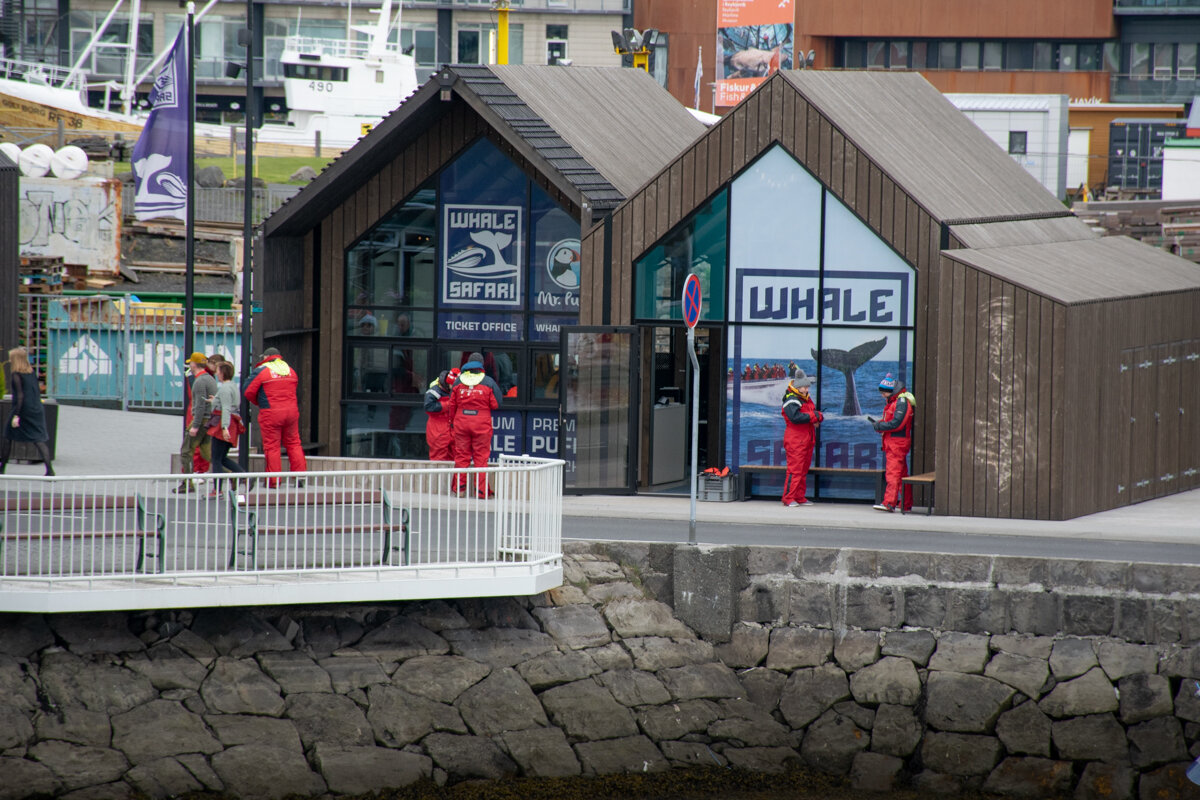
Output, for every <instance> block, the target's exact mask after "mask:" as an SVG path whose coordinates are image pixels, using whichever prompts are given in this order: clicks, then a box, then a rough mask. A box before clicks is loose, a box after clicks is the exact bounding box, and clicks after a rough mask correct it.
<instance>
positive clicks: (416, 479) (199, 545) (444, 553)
mask: <svg viewBox="0 0 1200 800" xmlns="http://www.w3.org/2000/svg"><path fill="white" fill-rule="evenodd" d="M563 464H564V462H562V461H560V460H556V459H542V458H531V457H516V458H514V457H507V456H501V457H500V459H499V461H498V462H497V463H496V464H495V465H494V466H489V467H487V468H484V469H464V470H456V469H455V468H453V467H452V466H450V465H448V464H444V463H436V462H426V463H422V464H420V465H416V466H414V465H411V464H409V465H406V466H405V467H404V468H402V469H352V470H330V471H313V472H306V473H285V474H282V475H281V474H279V473H267V472H257V473H250V474H244V475H243V474H238V475H228V474H223V475H213V474H211V473H210V474H204V475H194V476H189V475H178V474H175V475H162V474H156V475H124V476H82V477H50V478H45V477H32V476H29V477H26V476H13V475H6V476H4V477H2V478H0V611H5V610H18V609H19V608H23V607H25V606H23V605H22V603H25V602H27V601H24V600H21V599H20V597H21V595H22V594H23V593H25V592H28V591H33V590H37V591H41V592H45V593H49V594H50V595H53V594H54V593H55V592H56V591H60V592H61V591H64V590H69V591H71V592H72V593H75V594H78V593H80V592H82V593H83V594H84V595H86V594H87V593H88V592H89V591H91V592H95V593H96V597H97V598H102V599H98V600H97V603H98V604H99V605H97V606H96V607H98V608H99V607H103V608H110V609H111V608H140V607H151V606H145V605H143V604H145V603H147V602H149V603H152V604H155V605H153V607H165V606H163V605H162V603H163V601H162V600H161V599H153V600H151V599H147V597H148V596H147V595H144V594H143V592H142V591H139V592H130V591H124V592H121V591H120V590H121V589H126V590H128V589H130V588H135V587H142V590H146V589H151V588H155V589H162V588H172V587H173V588H177V589H178V588H184V589H186V590H187V591H188V592H190V593H192V594H189V595H188V597H193V596H196V594H195V593H196V591H197V590H196V587H197V586H201V587H205V586H207V587H211V588H212V592H210V593H208V594H211V595H212V597H213V598H214V599H210V600H208V601H207V602H210V603H214V604H221V603H220V602H218V601H217V600H216V598H220V597H221V596H222V594H221V592H222V591H223V590H227V589H229V588H230V587H238V588H240V589H244V587H245V586H247V585H268V584H269V585H271V586H272V587H273V588H272V589H271V590H270V592H268V593H266V594H264V596H263V597H261V598H258V599H257V602H261V603H263V604H271V603H291V602H305V601H306V600H305V598H307V597H309V595H308V594H307V593H308V592H309V591H311V586H312V583H313V582H314V581H327V582H335V583H336V584H337V585H339V586H341V585H344V584H346V583H347V582H350V583H353V582H362V581H366V582H374V583H378V582H380V581H387V580H392V581H395V580H399V579H403V580H406V581H415V582H416V583H415V584H411V586H415V587H416V588H413V589H411V590H410V592H416V593H417V595H416V596H419V594H420V588H419V584H420V583H421V580H422V579H423V578H436V585H437V586H438V587H440V588H439V591H445V588H444V587H445V586H447V585H449V584H447V580H449V578H448V576H450V577H451V578H460V579H468V578H470V577H471V576H478V575H480V574H487V575H491V576H492V578H493V580H494V579H502V578H503V576H504V575H506V574H512V575H515V576H517V577H521V578H524V577H526V576H529V575H537V574H550V573H552V572H554V571H555V570H559V571H561V558H562V470H563ZM481 475H483V476H486V478H487V481H488V484H489V486H490V489H491V491H492V492H494V496H492V497H489V498H486V499H481V498H479V497H476V496H475V491H474V490H475V488H476V483H477V481H478V480H479V476H481ZM458 476H462V477H463V478H464V479H465V480H466V482H467V486H468V487H469V488H470V489H471V492H470V493H469V494H466V495H459V494H455V493H453V492H452V491H451V490H452V488H453V486H454V482H455V481H456V479H457V478H458ZM251 483H253V486H251ZM269 483H278V486H276V487H274V488H268V484H269ZM481 570H482V573H481V572H480V571H481ZM513 570H516V572H515V573H514V572H513ZM431 585H432V584H431ZM281 586H283V587H285V588H283V589H281V588H280V587H281ZM288 586H290V587H292V588H291V589H290V590H289V589H287V588H286V587H288ZM205 594H206V592H203V591H201V592H200V593H199V595H200V596H204V595H205ZM114 596H117V597H119V598H120V599H118V600H114V599H113V597H114ZM430 596H431V597H433V596H445V595H439V594H437V593H433V594H431V595H430ZM73 602H74V603H75V605H74V606H73V607H74V608H79V607H89V606H88V605H87V601H86V599H83V600H80V599H76V600H74V601H73ZM205 602H206V601H204V600H199V601H198V604H204V603H205Z"/></svg>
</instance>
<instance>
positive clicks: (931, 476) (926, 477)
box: [900, 472, 937, 516]
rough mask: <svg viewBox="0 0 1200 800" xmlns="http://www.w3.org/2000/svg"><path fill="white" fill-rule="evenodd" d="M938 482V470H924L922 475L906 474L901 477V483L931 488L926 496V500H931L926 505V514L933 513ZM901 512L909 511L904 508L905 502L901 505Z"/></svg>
mask: <svg viewBox="0 0 1200 800" xmlns="http://www.w3.org/2000/svg"><path fill="white" fill-rule="evenodd" d="M936 482H937V473H936V472H922V473H921V474H920V475H906V476H904V477H903V478H901V479H900V483H901V484H903V485H905V486H924V487H925V488H926V489H928V490H929V494H928V496H927V497H926V498H925V499H926V500H928V501H929V503H928V504H927V505H926V506H925V516H929V515H930V514H932V513H933V501H934V484H935V483H936ZM900 513H901V514H906V513H908V512H906V511H905V510H904V505H903V504H901V506H900Z"/></svg>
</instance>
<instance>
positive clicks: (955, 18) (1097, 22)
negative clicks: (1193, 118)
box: [634, 0, 1200, 113]
mask: <svg viewBox="0 0 1200 800" xmlns="http://www.w3.org/2000/svg"><path fill="white" fill-rule="evenodd" d="M726 5H729V6H730V7H733V6H736V5H748V6H753V5H755V3H754V2H749V3H744V4H734V3H727V2H726V0H709V1H708V2H703V3H695V2H679V0H665V1H664V0H653V2H651V1H650V0H640V1H638V2H635V3H634V22H635V24H636V25H637V27H639V28H656V29H658V30H660V31H662V32H663V33H665V34H667V35H669V37H670V41H671V53H672V58H671V63H670V66H669V68H667V70H666V72H667V88H668V89H669V90H670V91H671V93H672V94H673V95H675V97H677V98H679V99H680V100H681V101H683V102H686V103H691V102H692V101H693V97H694V93H695V91H696V89H695V81H696V79H697V78H696V73H697V66H696V61H697V58H696V56H697V53H699V54H700V56H701V59H700V60H701V65H702V76H701V82H702V83H703V84H704V88H703V91H701V92H700V95H701V106H700V107H701V108H703V109H704V110H706V111H708V110H713V111H715V112H718V113H719V112H720V111H721V109H720V108H715V109H714V108H711V107H710V103H713V102H714V101H715V97H716V93H715V92H714V91H712V89H711V82H712V81H713V80H715V79H717V78H719V77H720V76H721V75H723V74H727V73H728V69H727V65H723V64H722V63H721V62H722V60H728V58H729V53H728V50H727V49H723V46H722V44H721V39H720V37H719V36H718V31H719V27H720V26H719V24H718V14H719V13H722V12H721V9H723V8H724V7H725V6H726ZM767 5H768V6H773V5H774V4H767ZM794 8H795V11H794V17H793V19H792V21H791V24H790V25H788V26H787V27H788V31H787V35H786V37H785V40H784V43H783V44H784V52H785V53H787V52H793V51H794V52H796V53H805V54H806V53H807V52H808V51H810V50H811V51H813V54H814V63H813V66H815V67H816V68H817V69H871V70H885V71H886V70H915V71H919V72H920V73H921V74H922V75H924V76H925V78H926V79H928V80H929V82H930V83H932V84H933V85H934V86H936V87H937V88H938V89H940V90H941V91H943V92H960V93H974V94H997V93H1011V94H1056V95H1067V96H1068V97H1069V98H1071V99H1072V100H1073V101H1075V100H1083V101H1089V100H1090V101H1096V102H1120V103H1137V104H1143V105H1144V104H1147V103H1185V102H1191V100H1192V98H1193V97H1195V96H1196V95H1197V94H1200V82H1198V81H1197V76H1196V68H1197V51H1198V49H1200V0H1062V2H1056V3H1040V2H1029V1H1028V0H1017V1H1016V2H1002V3H961V2H959V3H956V2H945V1H944V0H892V1H891V2H886V3H879V2H874V0H810V1H809V2H803V3H796V4H795V5H794ZM714 45H716V46H714ZM760 47H765V45H760ZM783 67H784V68H785V69H786V68H787V67H788V65H787V64H786V63H785V64H784V65H783Z"/></svg>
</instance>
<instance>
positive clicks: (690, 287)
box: [683, 273, 700, 328]
mask: <svg viewBox="0 0 1200 800" xmlns="http://www.w3.org/2000/svg"><path fill="white" fill-rule="evenodd" d="M683 321H684V322H686V323H687V326H688V327H689V328H695V327H696V323H697V322H699V321H700V279H699V278H697V277H696V275H695V273H692V274H689V275H688V276H687V280H685V281H684V282H683Z"/></svg>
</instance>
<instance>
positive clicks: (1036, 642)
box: [0, 543, 1200, 800]
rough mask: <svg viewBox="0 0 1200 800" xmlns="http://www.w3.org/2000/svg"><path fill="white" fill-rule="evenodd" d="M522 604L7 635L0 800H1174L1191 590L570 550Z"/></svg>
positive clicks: (993, 562) (916, 566)
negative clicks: (645, 797)
mask: <svg viewBox="0 0 1200 800" xmlns="http://www.w3.org/2000/svg"><path fill="white" fill-rule="evenodd" d="M564 566H565V573H566V578H567V583H566V584H565V585H564V586H563V587H561V588H559V589H556V590H553V591H551V592H548V593H546V594H544V595H540V596H537V597H533V598H496V599H487V600H456V601H449V602H443V601H429V602H410V603H394V604H383V605H372V606H332V605H331V606H320V607H276V608H254V609H202V610H195V611H162V612H155V613H145V612H138V613H129V614H127V613H105V614H70V615H56V616H55V615H6V616H0V696H2V697H4V698H5V702H4V703H2V704H0V800H3V799H5V798H24V797H29V796H34V795H39V794H55V795H59V796H64V797H74V798H77V799H78V800H83V798H87V800H103V798H107V797H113V798H116V797H126V796H128V795H130V794H131V793H132V792H140V793H142V794H144V795H146V796H148V797H155V798H158V797H168V796H172V795H177V794H181V793H184V792H189V791H204V790H212V791H224V792H227V793H229V794H230V795H234V796H241V797H254V798H259V797H283V796H287V795H290V794H298V795H309V796H312V795H319V794H323V793H326V792H328V793H332V794H351V793H355V794H356V793H363V792H367V791H371V790H376V789H382V788H386V787H392V786H400V785H404V784H407V783H410V782H413V781H416V780H419V779H421V778H431V779H433V780H436V781H438V782H445V781H458V780H464V779H472V778H498V777H502V776H505V775H513V774H521V775H530V776H571V775H579V774H585V775H586V774H599V773H614V772H643V771H658V770H666V769H670V768H673V767H687V766H695V765H702V766H709V765H732V766H734V767H739V768H745V769H752V770H778V769H784V768H786V767H787V766H788V765H789V764H792V763H798V764H801V765H804V766H806V767H808V768H811V769H816V770H820V771H823V772H828V773H833V774H835V775H840V776H846V777H847V778H848V780H849V781H850V782H851V783H852V784H853V785H854V786H856V787H858V788H859V789H861V790H863V791H878V792H887V791H889V790H891V789H893V788H895V787H897V786H902V785H913V786H916V787H918V788H919V789H920V790H921V791H923V792H925V793H928V794H939V793H940V794H949V795H953V794H956V793H960V792H964V791H968V790H973V789H984V790H987V791H991V792H996V793H998V794H1003V795H1009V796H1017V797H1039V798H1040V797H1049V796H1053V795H1055V794H1064V795H1068V794H1073V795H1074V796H1075V797H1077V798H1081V799H1083V798H1099V797H1104V798H1132V797H1141V798H1150V797H1153V798H1163V799H1164V800H1166V799H1167V798H1182V797H1191V796H1196V795H1197V794H1198V793H1197V792H1196V791H1195V790H1196V789H1197V787H1195V786H1192V785H1191V784H1190V783H1189V782H1188V781H1187V779H1186V777H1185V775H1184V771H1185V769H1186V768H1187V766H1188V764H1189V763H1190V761H1191V757H1192V756H1193V755H1195V754H1196V753H1200V724H1198V723H1200V683H1198V682H1197V680H1196V678H1198V677H1200V658H1198V656H1200V648H1196V647H1193V646H1192V645H1193V644H1194V642H1195V640H1196V638H1197V635H1198V634H1200V627H1198V626H1200V604H1198V603H1200V600H1198V598H1200V594H1198V591H1197V590H1198V585H1197V584H1198V582H1200V570H1195V569H1193V568H1171V567H1163V566H1145V565H1132V564H1117V563H1111V562H1095V563H1090V562H1088V563H1084V562H1077V561H1069V562H1068V561H1062V562H1058V561H1051V560H1038V559H1002V558H977V557H953V556H928V555H911V554H896V553H885V552H868V551H855V550H827V549H808V548H801V549H797V548H716V549H702V548H688V547H675V546H671V545H637V544H626V543H590V544H578V543H577V544H572V545H570V546H569V552H568V553H567V555H566V557H565V562H564Z"/></svg>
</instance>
